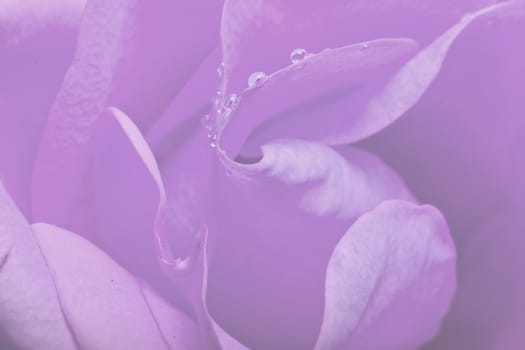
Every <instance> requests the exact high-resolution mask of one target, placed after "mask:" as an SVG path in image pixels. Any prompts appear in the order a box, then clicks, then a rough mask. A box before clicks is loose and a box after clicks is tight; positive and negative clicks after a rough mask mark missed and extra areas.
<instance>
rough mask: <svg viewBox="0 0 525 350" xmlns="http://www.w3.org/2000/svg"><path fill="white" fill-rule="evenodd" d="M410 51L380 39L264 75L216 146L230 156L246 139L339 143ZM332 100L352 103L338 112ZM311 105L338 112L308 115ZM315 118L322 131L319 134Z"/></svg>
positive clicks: (410, 45) (404, 42)
mask: <svg viewBox="0 0 525 350" xmlns="http://www.w3.org/2000/svg"><path fill="white" fill-rule="evenodd" d="M416 51H417V44H416V43H415V42H414V41H412V40H408V39H382V40H375V41H371V42H367V43H360V44H354V45H350V46H345V47H340V48H337V49H333V50H325V51H322V52H321V53H319V54H316V55H312V56H310V57H308V58H307V59H305V60H304V61H303V62H302V63H300V64H295V65H289V66H287V67H286V68H284V69H282V70H280V71H277V72H276V73H273V74H272V75H270V76H269V77H268V80H267V81H266V82H265V83H264V84H263V85H262V86H261V87H259V88H255V89H253V90H248V91H246V92H245V93H243V95H242V100H241V103H240V105H239V108H238V109H237V110H236V111H235V113H234V114H233V115H232V117H231V120H230V121H229V122H228V125H227V127H226V129H225V130H224V132H223V134H222V137H221V146H222V147H223V149H225V150H226V151H227V152H228V154H230V155H232V156H235V155H236V154H237V153H238V152H239V150H240V148H241V146H242V145H243V143H244V142H245V141H246V139H247V137H248V136H250V135H251V134H252V133H254V134H255V135H253V137H254V138H256V139H257V141H255V142H258V143H259V144H261V143H264V142H267V141H268V140H269V139H275V138H279V137H301V138H308V139H311V140H315V141H324V140H326V139H330V138H334V137H341V134H344V133H345V132H346V133H347V132H348V131H349V130H351V129H352V128H353V125H354V124H355V123H356V120H355V119H359V118H361V116H360V115H359V114H360V113H361V112H362V107H363V105H364V103H365V101H366V100H367V99H368V98H369V95H370V94H372V92H371V91H370V85H372V83H373V82H376V83H377V81H378V80H379V81H380V82H382V81H383V80H384V79H386V78H388V77H389V76H390V75H392V74H393V73H394V72H395V71H396V70H397V69H399V68H400V67H401V66H402V65H403V63H405V62H406V61H407V60H408V59H409V58H410V57H412V56H413V55H414V53H415V52H416ZM355 95H356V96H355ZM337 96H339V97H341V96H353V97H355V98H350V99H345V100H348V102H344V103H343V104H344V107H342V106H341V104H342V103H341V101H340V102H339V103H338V102H335V101H331V100H337ZM316 100H317V101H316ZM316 102H317V103H321V104H331V103H336V104H337V107H334V106H332V107H331V108H333V109H336V110H338V112H337V113H329V114H328V115H327V114H325V113H310V112H309V111H308V110H309V109H312V108H315V107H312V104H315V103H316ZM350 105H351V109H350V108H349V106H350ZM321 116H322V119H323V120H322V123H323V127H322V128H319V123H320V119H321ZM257 127H261V128H260V129H259V130H256V128H257ZM253 142H254V141H252V143H253Z"/></svg>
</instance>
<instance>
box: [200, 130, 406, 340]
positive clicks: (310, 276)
mask: <svg viewBox="0 0 525 350" xmlns="http://www.w3.org/2000/svg"><path fill="white" fill-rule="evenodd" d="M263 151H264V154H263V158H262V159H261V160H260V161H258V162H256V163H253V164H238V163H237V164H236V163H232V162H231V161H230V160H227V159H225V158H222V160H223V162H225V167H226V171H225V172H219V173H218V174H217V175H216V179H215V184H214V192H213V195H212V196H211V198H212V201H213V202H212V204H211V205H212V207H211V210H210V215H209V218H208V223H209V232H210V242H211V244H212V247H213V250H211V251H210V270H209V284H208V306H209V309H210V312H211V315H212V316H213V317H214V318H215V319H216V320H217V322H218V323H219V324H220V325H221V326H222V327H223V328H224V329H225V330H226V331H227V332H228V333H229V334H231V335H232V336H234V337H235V338H236V339H238V340H239V341H241V342H242V343H243V344H246V345H247V346H249V347H250V348H253V349H311V348H313V346H314V343H315V337H316V333H317V330H318V329H319V326H320V324H321V319H322V310H323V293H324V292H323V290H324V275H325V271H326V270H325V269H326V265H327V262H328V259H329V257H330V254H331V252H332V250H333V248H334V246H335V244H336V243H337V241H338V240H339V239H340V237H341V235H342V234H343V233H344V231H345V230H346V228H347V227H348V226H349V225H350V224H351V223H352V222H353V221H354V220H355V218H356V216H357V215H360V214H362V213H363V211H368V210H370V209H371V208H373V207H374V206H376V205H377V204H378V203H379V202H380V201H382V200H384V199H387V198H400V199H409V200H410V198H411V196H410V194H409V193H408V191H407V190H406V189H405V187H404V186H403V182H402V181H401V180H400V179H399V177H397V175H396V174H395V173H393V172H392V171H391V170H390V169H389V168H388V167H387V166H386V165H384V164H383V163H382V162H381V161H380V160H378V159H377V158H375V157H373V156H372V155H369V154H367V153H364V152H361V151H359V150H356V149H351V148H346V147H345V148H342V149H338V150H337V151H336V150H333V149H331V148H329V147H327V146H325V145H321V144H315V143H309V142H305V141H299V140H282V141H280V142H276V143H274V144H270V145H267V146H265V147H264V148H263ZM255 315H256V316H255Z"/></svg>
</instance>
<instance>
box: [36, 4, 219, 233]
mask: <svg viewBox="0 0 525 350" xmlns="http://www.w3.org/2000/svg"><path fill="white" fill-rule="evenodd" d="M221 5H222V4H221V2H220V1H218V2H208V1H197V2H192V3H191V4H185V3H181V2H171V1H167V2H166V1H142V0H134V1H127V0H112V1H106V0H93V1H90V2H89V4H88V6H87V8H86V13H85V16H84V20H83V23H82V26H81V30H80V38H79V47H78V49H77V52H76V56H75V61H74V63H73V65H72V66H71V68H70V69H69V71H68V73H67V75H66V78H65V81H64V84H63V86H62V89H61V90H60V92H59V94H58V97H57V100H56V101H55V105H54V107H53V109H52V111H51V115H50V117H49V120H48V124H47V126H46V130H45V133H44V138H43V140H42V143H41V148H40V152H39V155H38V161H37V164H36V168H35V172H34V174H33V211H34V215H35V217H36V218H37V220H45V221H47V222H53V223H57V224H60V225H61V226H64V227H68V228H71V227H76V226H78V227H77V228H78V229H75V231H76V232H82V231H84V230H83V229H82V227H81V225H79V224H77V223H76V222H72V221H73V220H72V219H71V218H74V217H76V216H77V215H74V212H75V211H81V209H78V208H75V206H79V204H78V203H79V202H81V201H82V200H83V199H82V196H85V194H83V193H81V190H80V189H81V188H82V187H84V186H83V181H84V177H85V173H86V169H87V154H88V151H87V147H86V144H87V142H88V140H89V137H90V135H91V132H92V127H93V124H94V123H95V121H96V120H97V118H98V116H99V114H100V112H101V111H102V110H103V109H104V108H105V107H106V106H109V105H113V106H116V107H118V108H121V109H123V110H124V111H125V112H126V113H127V114H128V115H130V116H131V118H132V119H133V120H134V121H135V122H136V123H137V124H138V125H139V127H140V128H142V129H143V130H144V129H146V128H147V127H148V126H149V125H150V124H151V122H152V121H153V120H154V119H155V118H156V117H158V116H160V114H161V112H162V111H163V110H164V108H166V106H167V105H168V103H169V101H170V100H171V99H172V98H173V97H174V95H175V94H176V93H177V92H178V91H179V90H180V89H181V88H182V87H183V86H184V84H185V83H186V81H187V80H188V79H189V78H190V77H191V75H192V74H193V73H194V71H195V70H196V69H197V68H198V66H199V64H200V61H201V60H202V59H204V58H205V57H206V55H207V54H208V53H209V52H210V51H211V50H212V49H213V48H214V46H215V44H216V41H217V39H218V38H216V37H215V35H216V32H217V29H218V23H219V18H220V12H219V11H220V9H221ZM202 23H206V25H202ZM188 31H190V32H191V33H192V34H191V35H188ZM167 33H169V40H168V39H164V38H166V35H167ZM51 197H53V198H54V200H53V204H52V205H50V203H49V198H51Z"/></svg>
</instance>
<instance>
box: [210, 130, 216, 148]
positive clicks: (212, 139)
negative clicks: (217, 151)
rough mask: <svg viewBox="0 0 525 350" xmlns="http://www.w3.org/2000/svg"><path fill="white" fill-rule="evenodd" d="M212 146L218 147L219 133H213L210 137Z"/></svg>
mask: <svg viewBox="0 0 525 350" xmlns="http://www.w3.org/2000/svg"><path fill="white" fill-rule="evenodd" d="M209 140H210V146H211V148H216V147H217V133H213V134H211V135H210V137H209Z"/></svg>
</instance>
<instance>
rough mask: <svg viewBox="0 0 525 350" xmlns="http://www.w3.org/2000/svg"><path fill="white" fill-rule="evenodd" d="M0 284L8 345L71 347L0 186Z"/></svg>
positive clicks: (38, 262)
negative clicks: (0, 286)
mask: <svg viewBox="0 0 525 350" xmlns="http://www.w3.org/2000/svg"><path fill="white" fill-rule="evenodd" d="M0 284H1V285H2V288H0V333H3V334H5V335H6V336H7V338H9V340H10V343H12V345H13V346H16V347H17V348H20V349H46V350H47V349H49V350H51V349H64V350H69V349H72V350H73V349H76V348H77V347H76V344H75V340H74V338H73V335H72V334H71V333H70V331H69V329H68V325H67V323H66V320H65V318H64V315H63V314H62V311H61V305H60V300H59V297H58V295H57V291H56V289H55V285H54V281H53V278H52V277H51V274H50V273H49V270H48V267H47V265H46V260H45V259H44V257H43V256H42V253H41V251H40V247H39V245H38V243H37V241H36V240H35V237H34V236H33V232H32V230H31V227H30V226H29V225H28V224H27V222H26V221H25V219H24V217H23V216H22V214H21V213H20V212H19V211H18V209H17V208H16V207H15V205H14V203H13V202H12V200H11V199H10V198H9V195H8V194H7V193H6V192H5V190H4V188H3V187H2V185H1V184H0ZM0 341H1V337H0ZM0 346H1V347H2V348H4V347H3V346H7V345H6V344H3V343H1V344H0Z"/></svg>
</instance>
